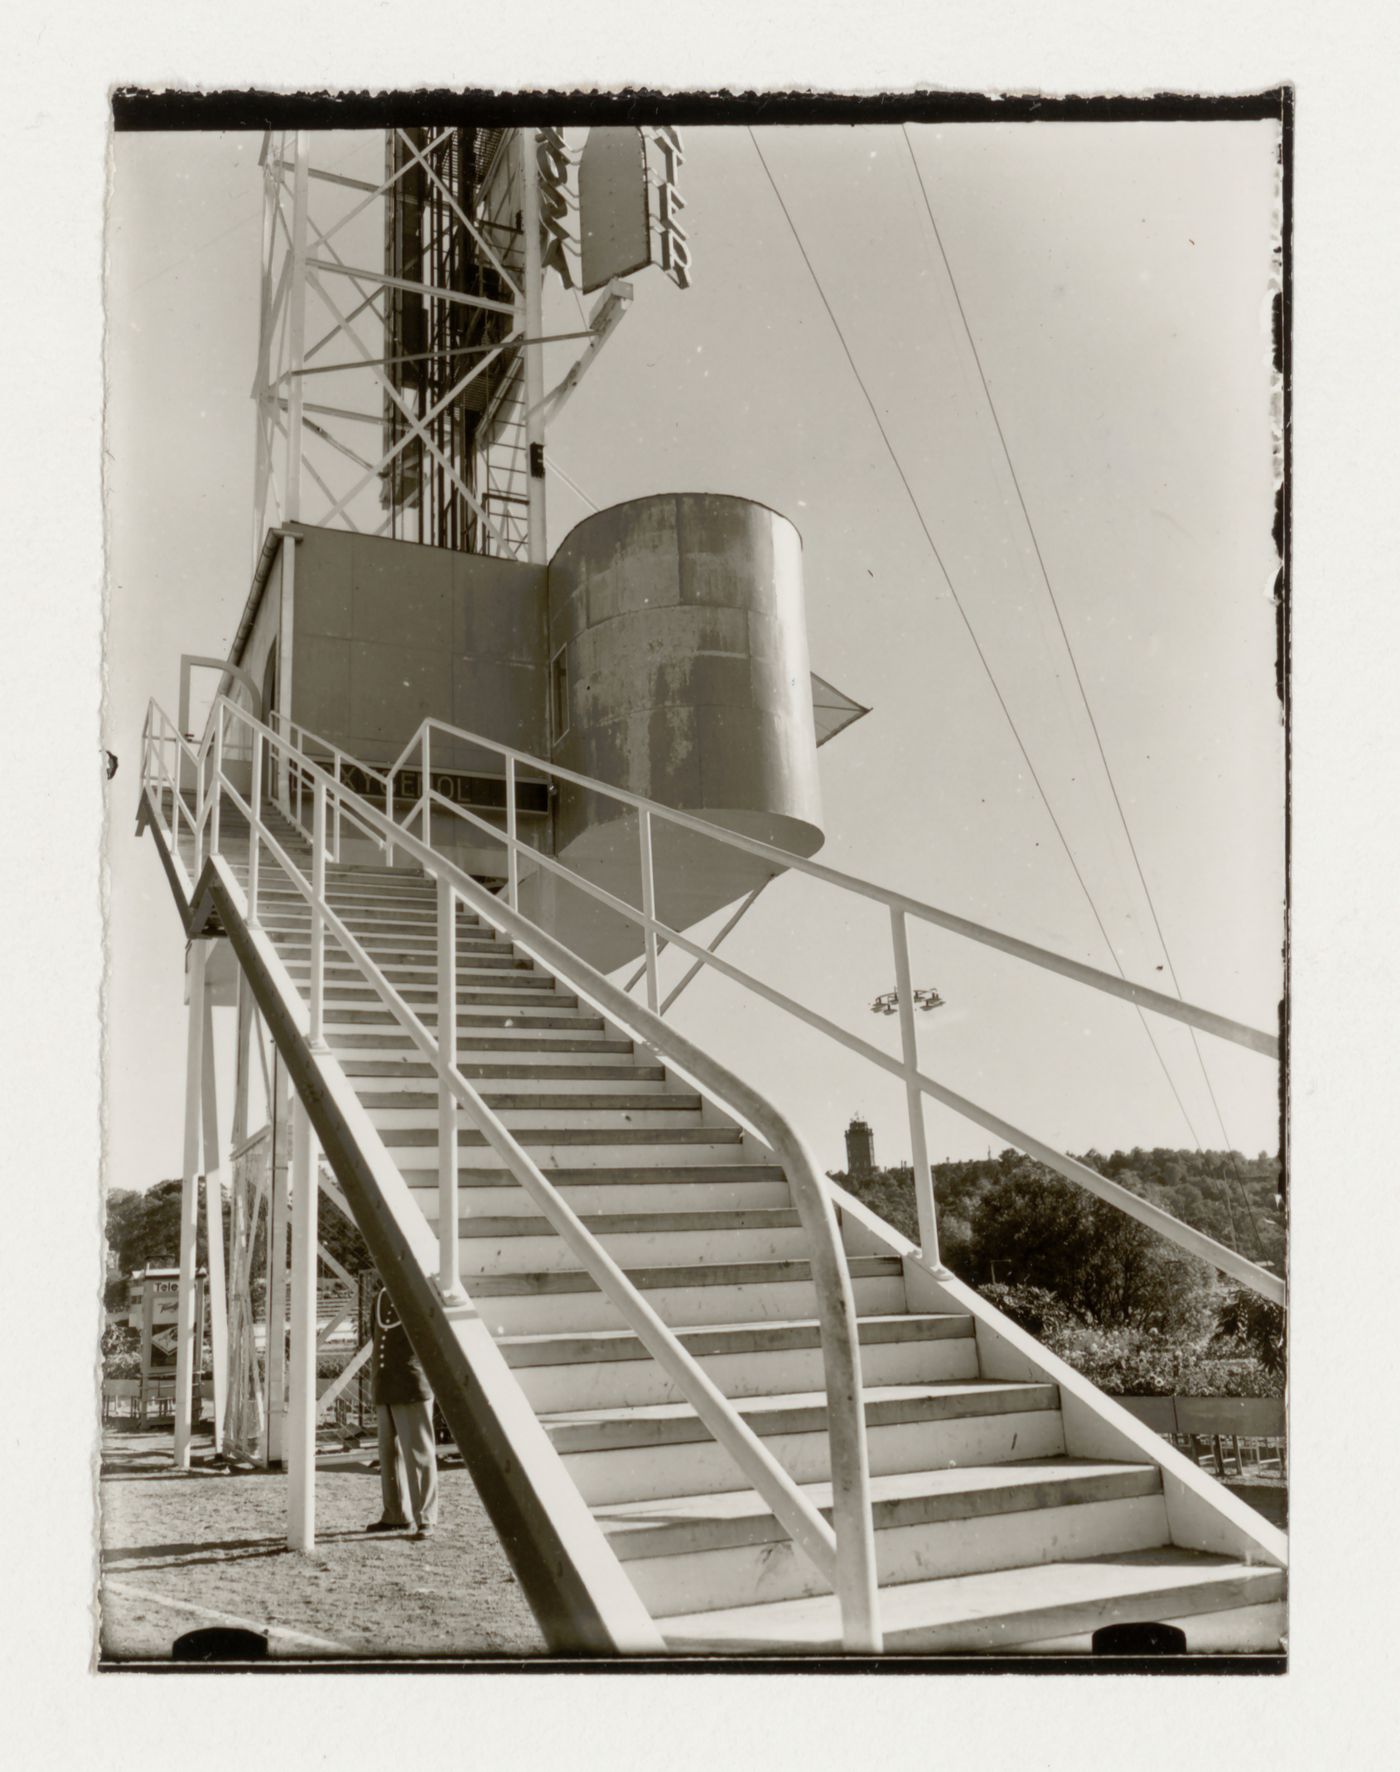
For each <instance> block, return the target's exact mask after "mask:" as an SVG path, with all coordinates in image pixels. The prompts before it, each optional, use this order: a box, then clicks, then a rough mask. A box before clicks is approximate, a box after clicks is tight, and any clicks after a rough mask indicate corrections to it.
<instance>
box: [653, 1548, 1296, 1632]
mask: <svg viewBox="0 0 1400 1772" xmlns="http://www.w3.org/2000/svg"><path fill="white" fill-rule="evenodd" d="M1283 1588H1284V1575H1283V1571H1282V1570H1280V1569H1273V1568H1267V1567H1264V1566H1262V1565H1258V1564H1254V1565H1251V1564H1247V1563H1239V1562H1235V1561H1234V1560H1233V1559H1231V1558H1229V1557H1223V1556H1211V1555H1208V1554H1207V1553H1205V1552H1201V1551H1188V1550H1181V1549H1179V1548H1176V1547H1168V1548H1164V1549H1159V1550H1144V1551H1128V1552H1122V1553H1118V1554H1115V1555H1112V1556H1106V1557H1088V1558H1080V1559H1069V1560H1065V1561H1059V1562H1050V1563H1043V1564H1041V1565H1039V1566H1038V1567H1035V1568H1017V1569H996V1570H990V1571H987V1572H985V1573H980V1574H975V1575H962V1576H951V1577H947V1578H944V1579H941V1580H932V1581H910V1582H903V1583H900V1584H899V1585H897V1586H893V1587H889V1588H882V1589H881V1591H880V1618H881V1624H882V1626H883V1629H884V1647H885V1653H886V1654H887V1655H889V1654H915V1655H918V1654H925V1655H956V1654H971V1655H976V1654H997V1653H1004V1652H1007V1651H1011V1650H1017V1649H1021V1648H1024V1647H1026V1646H1028V1645H1033V1644H1035V1643H1037V1642H1038V1641H1039V1642H1046V1643H1048V1642H1049V1641H1050V1640H1054V1639H1060V1640H1063V1639H1065V1638H1069V1637H1073V1636H1076V1635H1077V1634H1079V1633H1088V1632H1091V1631H1094V1630H1097V1629H1099V1628H1101V1627H1102V1626H1104V1625H1108V1624H1126V1623H1135V1622H1144V1621H1149V1620H1153V1621H1159V1622H1168V1621H1173V1622H1177V1623H1182V1624H1183V1626H1184V1628H1185V1629H1186V1632H1187V1647H1188V1649H1190V1648H1191V1647H1192V1646H1193V1644H1192V1636H1193V1631H1194V1630H1195V1627H1196V1623H1197V1621H1199V1624H1200V1626H1201V1631H1202V1636H1203V1635H1204V1634H1205V1633H1206V1632H1208V1631H1209V1629H1210V1614H1212V1613H1220V1614H1225V1613H1227V1612H1228V1613H1230V1614H1231V1615H1232V1616H1233V1617H1234V1618H1235V1619H1236V1621H1237V1622H1236V1624H1235V1627H1234V1629H1233V1631H1232V1632H1231V1635H1232V1636H1233V1637H1234V1638H1235V1641H1234V1642H1233V1644H1232V1647H1234V1648H1236V1649H1237V1650H1240V1651H1244V1650H1264V1651H1267V1650H1268V1649H1269V1648H1274V1649H1277V1648H1278V1646H1279V1638H1278V1630H1279V1615H1278V1604H1279V1602H1280V1601H1281V1599H1282V1597H1283ZM662 1629H663V1632H664V1634H665V1637H666V1644H667V1647H668V1649H671V1650H673V1651H675V1652H676V1653H680V1654H686V1653H696V1654H704V1653H708V1654H755V1653H760V1652H763V1651H767V1652H769V1653H773V1652H775V1651H777V1652H780V1653H788V1654H807V1655H825V1654H834V1653H839V1652H840V1647H841V1625H840V1615H839V1609H838V1606H837V1602H836V1600H835V1598H834V1596H832V1595H829V1594H828V1595H820V1596H812V1597H809V1598H805V1599H796V1600H774V1601H769V1602H767V1603H763V1604H759V1605H749V1606H736V1607H731V1608H728V1609H726V1610H724V1611H719V1612H693V1613H688V1614H683V1615H678V1616H666V1617H665V1618H664V1619H663V1621H662ZM1201 1640H1202V1637H1201V1636H1198V1637H1197V1643H1199V1642H1200V1641H1201Z"/></svg>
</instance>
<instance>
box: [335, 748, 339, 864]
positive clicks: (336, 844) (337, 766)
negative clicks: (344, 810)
mask: <svg viewBox="0 0 1400 1772" xmlns="http://www.w3.org/2000/svg"><path fill="white" fill-rule="evenodd" d="M334 779H335V859H336V860H337V861H339V860H340V752H339V751H337V752H336V754H335V772H334Z"/></svg>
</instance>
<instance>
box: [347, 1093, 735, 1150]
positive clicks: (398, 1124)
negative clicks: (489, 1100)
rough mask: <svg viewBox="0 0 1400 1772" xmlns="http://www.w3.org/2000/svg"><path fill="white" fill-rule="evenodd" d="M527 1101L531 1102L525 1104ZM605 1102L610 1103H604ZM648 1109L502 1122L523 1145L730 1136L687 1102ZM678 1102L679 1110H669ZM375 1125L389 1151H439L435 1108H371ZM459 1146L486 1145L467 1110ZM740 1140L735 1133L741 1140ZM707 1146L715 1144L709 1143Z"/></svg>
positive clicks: (504, 1114) (528, 1111)
mask: <svg viewBox="0 0 1400 1772" xmlns="http://www.w3.org/2000/svg"><path fill="white" fill-rule="evenodd" d="M525 1099H526V1100H527V1101H528V1100H529V1099H530V1098H529V1097H526V1098H525ZM604 1099H606V1098H604ZM645 1100H646V1104H647V1105H646V1106H645V1107H626V1108H622V1107H602V1108H574V1107H570V1106H565V1107H562V1108H561V1107H558V1106H555V1107H536V1106H527V1107H520V1106H515V1107H503V1108H501V1109H500V1117H501V1119H502V1121H503V1122H504V1123H505V1125H506V1126H507V1127H509V1129H510V1130H511V1131H512V1132H514V1133H516V1134H520V1133H526V1132H528V1133H529V1134H530V1136H529V1137H528V1138H524V1139H522V1140H521V1142H522V1143H523V1144H529V1145H536V1144H552V1145H567V1144H608V1145H617V1144H626V1143H629V1142H637V1143H640V1144H648V1143H655V1142H657V1141H658V1140H659V1141H660V1142H664V1143H676V1142H678V1141H679V1142H684V1140H685V1135H686V1134H687V1133H689V1132H698V1133H702V1134H709V1133H711V1132H720V1131H728V1130H729V1128H728V1127H711V1126H706V1125H703V1124H702V1122H701V1119H700V1110H699V1108H698V1107H692V1106H688V1105H687V1104H686V1100H685V1097H684V1096H670V1095H649V1096H647V1097H645ZM672 1100H676V1101H679V1102H680V1103H681V1105H680V1106H679V1107H675V1108H672V1107H669V1106H667V1105H666V1104H667V1103H669V1102H670V1101H672ZM369 1117H370V1121H371V1123H372V1124H373V1125H374V1126H375V1128H376V1129H377V1130H378V1132H379V1135H380V1137H381V1138H382V1139H383V1140H384V1142H385V1144H386V1145H391V1146H392V1145H397V1146H403V1145H413V1144H417V1145H424V1144H431V1145H433V1146H434V1147H436V1145H437V1139H438V1116H437V1108H436V1106H434V1107H432V1108H370V1109H369ZM457 1121H458V1127H459V1133H458V1141H459V1143H460V1144H462V1145H463V1146H472V1145H477V1144H481V1143H484V1141H485V1136H486V1135H485V1133H483V1132H478V1131H477V1129H476V1128H475V1126H473V1125H472V1123H471V1117H470V1115H469V1114H468V1113H467V1111H466V1110H465V1109H464V1108H459V1109H458V1114H457ZM737 1136H738V1134H737V1132H736V1137H737ZM700 1142H702V1143H712V1142H714V1141H713V1140H712V1139H710V1138H708V1137H705V1138H702V1139H701V1140H700Z"/></svg>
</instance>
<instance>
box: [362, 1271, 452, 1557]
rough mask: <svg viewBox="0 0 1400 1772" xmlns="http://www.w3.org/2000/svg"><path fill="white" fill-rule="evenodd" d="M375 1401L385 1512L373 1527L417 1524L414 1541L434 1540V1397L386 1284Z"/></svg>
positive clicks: (378, 1324) (378, 1320)
mask: <svg viewBox="0 0 1400 1772" xmlns="http://www.w3.org/2000/svg"><path fill="white" fill-rule="evenodd" d="M374 1402H375V1412H376V1414H377V1416H378V1420H379V1487H380V1491H381V1493H382V1495H383V1498H384V1513H383V1517H382V1518H380V1519H378V1520H376V1521H375V1522H374V1524H373V1525H372V1526H370V1527H369V1528H368V1529H369V1531H371V1532H401V1531H403V1529H404V1528H405V1527H406V1526H410V1525H416V1527H417V1530H416V1531H415V1532H414V1534H413V1536H414V1537H415V1538H431V1537H432V1534H433V1529H434V1528H435V1526H436V1525H437V1446H436V1444H435V1443H434V1440H433V1393H432V1391H431V1390H429V1388H428V1379H427V1374H426V1373H425V1372H424V1371H423V1367H422V1364H421V1362H420V1361H419V1359H418V1356H417V1354H415V1353H414V1351H413V1343H412V1342H411V1341H410V1340H409V1339H408V1331H407V1330H406V1329H405V1328H404V1326H403V1324H402V1322H401V1321H400V1320H399V1313H398V1312H397V1311H396V1310H395V1309H394V1301H393V1299H391V1298H390V1296H389V1293H388V1291H387V1289H386V1288H385V1287H383V1286H381V1287H380V1288H379V1291H378V1293H377V1294H376V1295H375V1300H374Z"/></svg>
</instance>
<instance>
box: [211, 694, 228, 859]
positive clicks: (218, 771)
mask: <svg viewBox="0 0 1400 1772" xmlns="http://www.w3.org/2000/svg"><path fill="white" fill-rule="evenodd" d="M209 748H210V750H211V752H212V753H213V764H214V781H213V786H212V792H213V795H214V804H213V808H212V810H211V811H210V814H209V853H210V855H217V854H218V853H219V813H220V810H221V807H222V802H223V775H224V710H223V709H222V708H220V709H219V710H218V712H217V713H216V714H215V716H214V742H213V744H212V745H211V746H210V747H209Z"/></svg>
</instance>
